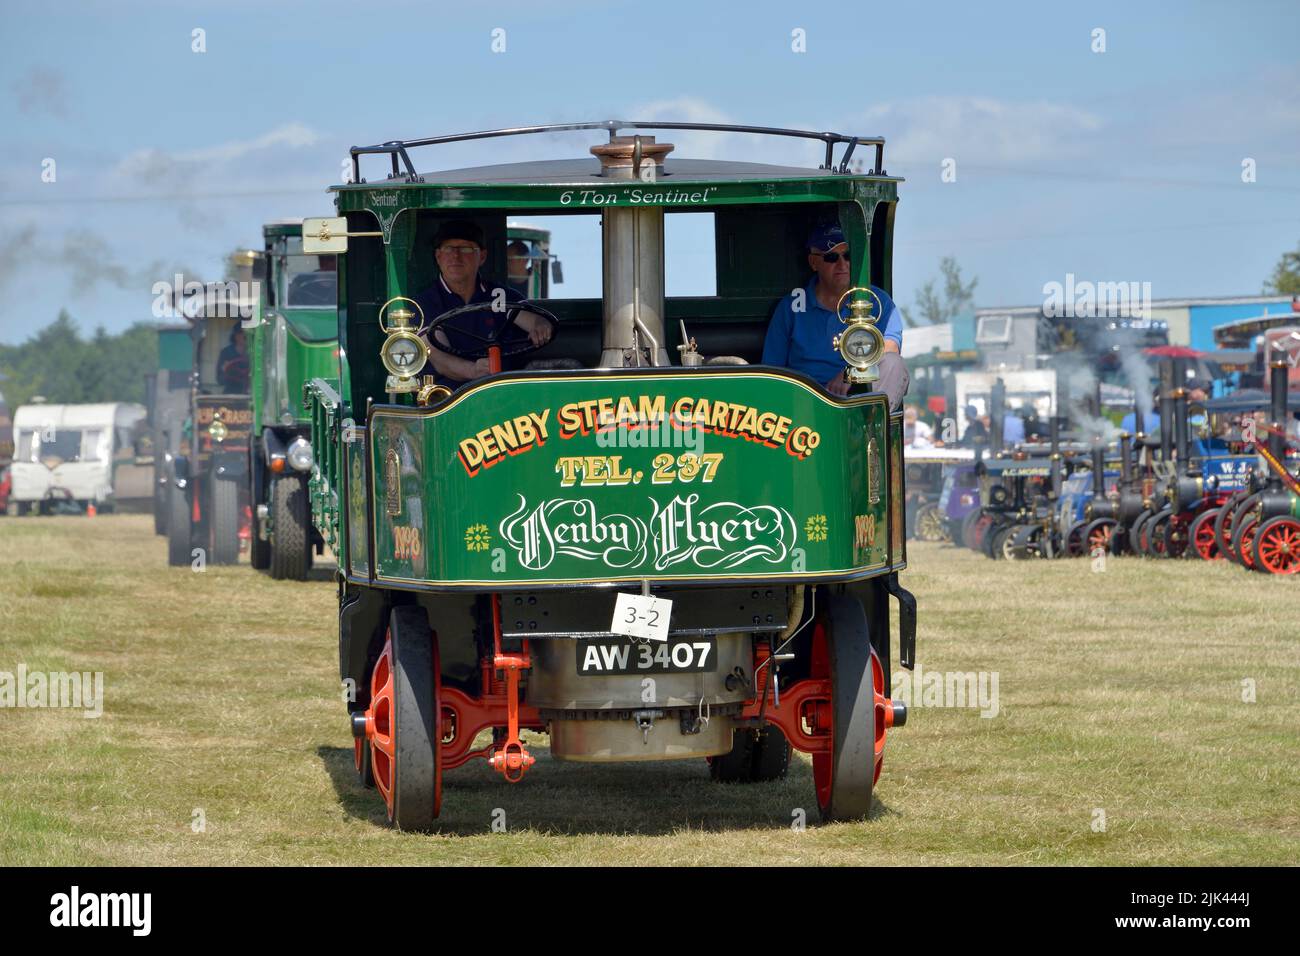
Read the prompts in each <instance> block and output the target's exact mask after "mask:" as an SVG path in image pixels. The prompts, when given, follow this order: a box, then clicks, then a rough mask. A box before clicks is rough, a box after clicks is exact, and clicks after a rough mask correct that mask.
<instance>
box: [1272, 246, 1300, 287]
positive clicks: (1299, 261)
mask: <svg viewBox="0 0 1300 956" xmlns="http://www.w3.org/2000/svg"><path fill="white" fill-rule="evenodd" d="M1264 294H1265V295H1300V246H1296V249H1295V251H1294V252H1284V253H1282V258H1281V259H1279V260H1278V262H1277V265H1276V266H1274V268H1273V275H1271V276H1270V277H1269V280H1268V281H1267V282H1266V283H1264Z"/></svg>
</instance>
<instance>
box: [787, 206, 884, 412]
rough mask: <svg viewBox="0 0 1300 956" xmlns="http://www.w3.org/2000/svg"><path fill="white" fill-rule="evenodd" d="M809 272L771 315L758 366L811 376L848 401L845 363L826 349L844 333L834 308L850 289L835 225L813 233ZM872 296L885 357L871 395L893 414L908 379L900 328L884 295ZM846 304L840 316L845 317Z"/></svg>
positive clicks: (845, 247) (845, 249) (846, 253)
mask: <svg viewBox="0 0 1300 956" xmlns="http://www.w3.org/2000/svg"><path fill="white" fill-rule="evenodd" d="M807 250H808V267H809V268H810V269H812V271H813V277H812V279H811V280H810V281H809V283H808V284H807V285H806V286H804V288H802V289H797V290H795V291H794V292H792V293H790V294H789V295H787V296H786V297H785V298H784V299H782V300H781V302H780V304H779V305H778V306H777V307H776V311H775V312H773V313H772V321H771V323H770V324H769V325H768V327H767V338H766V339H765V340H764V342H763V364H764V365H781V366H784V367H786V368H792V369H795V370H796V371H799V372H803V373H804V374H806V375H811V376H812V377H813V378H814V379H816V380H817V381H819V382H822V383H823V384H825V386H826V389H827V390H828V391H829V392H830V393H831V394H832V395H847V394H848V392H849V382H848V380H847V379H846V378H845V376H844V372H845V366H844V359H843V358H841V357H840V354H839V352H838V351H836V350H835V349H834V348H833V347H832V346H831V340H832V339H833V338H834V337H835V336H836V335H838V334H839V332H840V331H841V330H842V329H843V327H844V326H843V324H842V323H841V322H840V319H839V318H838V317H836V315H835V303H836V302H837V301H839V298H840V296H842V295H843V294H844V293H845V292H847V291H848V289H849V285H850V281H849V279H850V273H849V258H850V256H851V252H850V250H849V244H848V241H847V240H846V239H845V238H844V233H843V232H842V231H841V229H840V227H839V224H838V223H830V224H828V225H824V226H820V227H818V228H817V229H814V230H813V232H812V234H811V235H810V236H809V237H808V243H807ZM871 291H872V292H874V293H876V295H878V296H879V297H880V304H881V305H882V306H883V307H884V312H885V316H884V318H883V319H881V320H880V321H879V322H878V323H877V324H878V327H879V328H880V331H881V333H882V334H883V335H884V336H885V355H884V357H883V358H882V359H881V360H880V380H879V381H878V382H877V383H876V385H875V390H876V391H880V392H884V393H885V394H886V395H888V396H889V407H890V408H891V409H897V408H898V406H899V405H900V404H902V401H903V396H904V395H905V394H907V386H908V383H909V381H910V377H909V375H908V372H907V366H906V365H904V364H903V357H902V355H900V354H899V351H900V349H901V348H902V344H903V322H902V319H901V318H900V317H899V314H898V306H896V305H894V301H893V299H891V298H890V297H889V296H888V295H887V294H886V293H885V291H884V290H883V289H880V288H878V287H876V286H872V287H871ZM848 308H849V304H848V302H845V303H844V306H843V308H842V309H841V311H840V315H842V316H845V317H847V316H848V314H849V313H848Z"/></svg>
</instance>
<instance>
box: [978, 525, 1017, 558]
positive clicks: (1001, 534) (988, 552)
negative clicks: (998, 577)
mask: <svg viewBox="0 0 1300 956" xmlns="http://www.w3.org/2000/svg"><path fill="white" fill-rule="evenodd" d="M1014 531H1015V525H1009V524H1008V525H1001V526H994V527H993V528H990V529H989V533H988V534H986V535H985V536H984V554H985V556H986V557H990V558H992V559H993V560H994V561H1003V560H1005V559H1006V557H1007V549H1006V543H1007V540H1008V539H1009V538H1010V537H1011V535H1012V532H1014Z"/></svg>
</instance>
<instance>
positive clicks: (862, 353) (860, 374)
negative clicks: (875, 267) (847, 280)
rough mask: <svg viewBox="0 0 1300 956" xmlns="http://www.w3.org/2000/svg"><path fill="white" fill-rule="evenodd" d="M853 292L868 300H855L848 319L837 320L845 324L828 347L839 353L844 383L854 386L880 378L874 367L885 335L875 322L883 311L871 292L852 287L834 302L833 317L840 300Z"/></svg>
mask: <svg viewBox="0 0 1300 956" xmlns="http://www.w3.org/2000/svg"><path fill="white" fill-rule="evenodd" d="M855 292H865V293H866V294H867V295H868V296H870V297H871V298H870V299H866V298H862V297H858V298H855V299H853V301H852V302H850V303H849V317H848V318H847V319H845V318H844V317H843V316H841V317H840V321H841V322H843V323H844V325H845V328H844V331H843V332H841V333H840V334H839V335H837V336H835V338H833V339H832V340H831V348H833V349H837V350H838V351H839V353H840V357H841V358H842V359H844V363H845V364H846V365H847V366H848V372H847V375H848V380H849V381H850V382H853V383H854V384H855V385H862V384H866V383H869V382H875V381H878V380H879V379H880V370H879V369H878V368H876V366H877V365H879V364H880V360H881V359H882V358H883V357H884V355H885V336H884V334H883V333H882V332H881V331H880V329H879V328H878V327H877V326H876V323H877V322H878V321H879V320H880V316H881V314H882V313H883V312H884V309H883V307H882V306H881V302H880V297H879V296H878V295H876V293H875V292H873V291H872V290H871V289H868V288H864V287H862V286H855V287H854V288H852V289H849V290H848V291H847V292H845V293H844V295H842V296H840V299H839V301H838V302H836V303H835V314H836V315H839V311H840V307H841V306H842V305H843V304H844V300H845V299H846V298H848V297H849V296H851V295H853V293H855ZM873 300H874V302H873ZM873 304H874V308H873Z"/></svg>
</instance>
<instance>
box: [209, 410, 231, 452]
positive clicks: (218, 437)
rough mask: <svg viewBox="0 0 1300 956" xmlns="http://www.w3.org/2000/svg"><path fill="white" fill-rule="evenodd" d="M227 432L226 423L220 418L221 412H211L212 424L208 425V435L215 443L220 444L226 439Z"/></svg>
mask: <svg viewBox="0 0 1300 956" xmlns="http://www.w3.org/2000/svg"><path fill="white" fill-rule="evenodd" d="M227 434H228V432H227V429H226V423H225V422H223V421H222V420H221V412H220V411H216V412H213V413H212V424H211V425H209V426H208V437H209V438H211V439H212V440H213V441H214V442H216V443H217V444H221V443H222V442H223V441H225V440H226V435H227Z"/></svg>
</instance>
